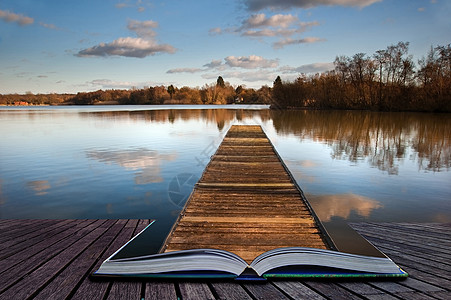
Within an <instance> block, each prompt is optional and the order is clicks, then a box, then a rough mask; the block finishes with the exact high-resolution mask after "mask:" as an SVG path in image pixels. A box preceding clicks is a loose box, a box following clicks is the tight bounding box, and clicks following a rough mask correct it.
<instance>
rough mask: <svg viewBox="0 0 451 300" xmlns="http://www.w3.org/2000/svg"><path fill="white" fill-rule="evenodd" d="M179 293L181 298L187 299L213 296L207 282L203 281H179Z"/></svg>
mask: <svg viewBox="0 0 451 300" xmlns="http://www.w3.org/2000/svg"><path fill="white" fill-rule="evenodd" d="M179 288H180V293H181V296H182V299H187V300H210V299H215V296H214V295H213V293H212V292H211V290H210V287H209V286H208V284H207V283H204V282H180V283H179Z"/></svg>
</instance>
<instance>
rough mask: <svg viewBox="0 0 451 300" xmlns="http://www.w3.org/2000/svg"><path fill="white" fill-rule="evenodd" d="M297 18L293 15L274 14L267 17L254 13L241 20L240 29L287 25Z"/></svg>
mask: <svg viewBox="0 0 451 300" xmlns="http://www.w3.org/2000/svg"><path fill="white" fill-rule="evenodd" d="M298 21H299V19H298V17H296V16H293V15H290V14H288V15H282V14H278V15H274V16H271V17H269V18H267V17H266V15H265V14H256V15H252V16H250V17H249V18H248V19H247V20H244V21H243V25H242V26H241V28H240V29H247V28H261V27H282V28H286V27H289V26H290V25H291V24H293V23H295V22H298Z"/></svg>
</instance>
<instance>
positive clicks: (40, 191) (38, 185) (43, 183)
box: [27, 180, 50, 196]
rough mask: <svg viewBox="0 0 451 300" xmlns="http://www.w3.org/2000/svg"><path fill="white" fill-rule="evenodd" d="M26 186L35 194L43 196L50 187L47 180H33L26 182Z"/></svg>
mask: <svg viewBox="0 0 451 300" xmlns="http://www.w3.org/2000/svg"><path fill="white" fill-rule="evenodd" d="M27 187H28V188H30V189H32V190H33V191H34V192H35V194H36V196H43V195H46V194H47V193H48V190H49V189H50V183H49V182H48V180H33V181H29V182H27Z"/></svg>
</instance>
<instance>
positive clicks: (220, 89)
mask: <svg viewBox="0 0 451 300" xmlns="http://www.w3.org/2000/svg"><path fill="white" fill-rule="evenodd" d="M408 50H409V43H407V42H399V43H398V44H396V45H391V46H388V47H387V48H386V49H384V50H379V51H376V53H374V54H373V55H367V54H365V53H357V54H355V55H353V56H351V57H348V56H337V57H336V59H335V61H334V66H335V68H334V70H332V71H328V72H324V73H317V74H314V75H306V74H301V75H300V76H299V77H298V78H297V79H296V80H294V81H282V79H281V78H280V76H278V77H277V78H276V80H275V81H274V83H273V87H272V88H271V87H268V86H262V87H261V88H260V89H258V90H256V89H252V88H246V87H245V86H243V85H239V86H236V87H234V86H232V85H231V84H230V83H228V82H225V81H224V79H223V78H222V77H221V76H219V77H218V79H217V80H216V82H214V83H211V84H205V85H204V86H202V87H200V88H199V87H196V88H191V87H186V86H185V87H181V88H178V87H174V86H173V85H169V86H167V87H166V86H155V87H145V88H142V89H137V88H132V89H130V90H115V89H111V90H98V91H94V92H80V93H77V94H75V95H69V94H49V95H43V94H38V95H34V94H32V93H27V94H25V95H18V94H9V95H0V104H4V105H5V104H6V105H12V104H15V103H19V104H20V103H25V102H26V103H29V104H75V105H91V104H138V105H146V104H230V103H243V104H272V107H273V108H280V109H297V108H307V109H356V110H373V111H430V112H451V44H449V45H446V46H436V47H431V49H430V51H429V53H428V54H427V55H426V57H423V58H421V59H420V60H418V62H417V64H415V62H414V61H413V58H412V55H409V51H408Z"/></svg>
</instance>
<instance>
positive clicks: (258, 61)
mask: <svg viewBox="0 0 451 300" xmlns="http://www.w3.org/2000/svg"><path fill="white" fill-rule="evenodd" d="M224 60H225V63H226V64H227V65H228V66H230V67H237V68H243V69H257V68H276V67H277V66H278V65H279V62H278V61H277V60H275V59H265V58H263V57H261V56H257V55H250V56H238V57H236V56H227V57H226V58H225V59H224Z"/></svg>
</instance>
